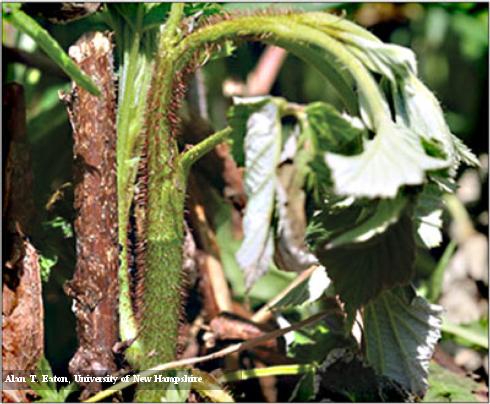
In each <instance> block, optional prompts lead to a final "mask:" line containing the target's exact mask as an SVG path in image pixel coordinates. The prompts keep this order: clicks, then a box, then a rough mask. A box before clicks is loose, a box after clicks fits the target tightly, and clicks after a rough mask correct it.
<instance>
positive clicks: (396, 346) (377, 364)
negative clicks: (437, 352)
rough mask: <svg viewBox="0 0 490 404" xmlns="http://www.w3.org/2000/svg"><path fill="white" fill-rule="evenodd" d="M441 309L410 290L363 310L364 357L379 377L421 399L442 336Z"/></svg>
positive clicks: (388, 295) (380, 299) (392, 293)
mask: <svg viewBox="0 0 490 404" xmlns="http://www.w3.org/2000/svg"><path fill="white" fill-rule="evenodd" d="M441 313H442V307H440V306H436V305H432V304H429V303H428V302H427V301H426V300H425V299H423V298H422V297H420V296H417V295H416V294H415V293H414V291H413V289H412V288H411V287H407V288H397V289H394V290H390V291H387V292H385V293H383V294H381V295H380V296H379V297H378V298H377V299H376V300H374V301H372V302H371V303H370V304H369V305H367V306H366V307H365V308H364V337H365V343H366V356H367V359H368V361H369V363H370V364H371V365H372V366H373V367H374V369H376V371H377V372H378V373H379V374H382V375H384V376H387V377H389V378H390V379H393V380H395V381H396V382H398V383H400V385H402V386H403V387H404V388H406V389H407V390H409V391H411V392H412V393H414V394H416V395H417V396H419V397H422V396H423V395H424V394H425V392H426V390H427V374H428V370H429V361H430V359H431V357H432V354H433V352H434V347H435V345H436V343H437V341H438V339H439V338H440V336H441V333H440V327H441V318H440V316H441Z"/></svg>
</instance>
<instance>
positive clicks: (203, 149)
mask: <svg viewBox="0 0 490 404" xmlns="http://www.w3.org/2000/svg"><path fill="white" fill-rule="evenodd" d="M232 131H233V130H232V129H231V128H230V127H226V128H225V129H222V130H220V131H218V132H216V133H213V134H212V135H211V136H208V137H207V138H206V139H204V140H203V141H201V142H199V143H198V144H196V145H195V146H192V147H191V148H190V149H189V150H187V151H185V152H183V153H182V154H181V156H180V164H181V166H182V168H183V169H184V171H185V172H187V171H188V170H189V169H190V168H191V166H192V165H193V164H194V163H195V162H196V161H197V160H199V159H200V158H201V157H202V156H204V155H205V154H206V153H208V152H210V151H211V150H213V149H214V148H215V147H216V146H217V145H219V144H220V143H222V142H223V141H224V140H226V138H227V137H228V136H229V135H230V134H231V132H232Z"/></svg>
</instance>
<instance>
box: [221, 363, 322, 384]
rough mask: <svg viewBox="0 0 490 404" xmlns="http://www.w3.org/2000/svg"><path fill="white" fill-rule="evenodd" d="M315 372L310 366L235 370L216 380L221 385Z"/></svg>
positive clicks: (280, 366)
mask: <svg viewBox="0 0 490 404" xmlns="http://www.w3.org/2000/svg"><path fill="white" fill-rule="evenodd" d="M315 370H316V366H315V365H310V364H296V365H279V366H270V367H267V368H256V369H247V370H236V371H234V372H228V373H225V374H224V375H222V376H221V377H220V378H219V379H218V381H220V382H221V383H226V382H240V381H244V380H249V379H256V378H258V377H268V376H289V375H301V374H304V373H312V372H315Z"/></svg>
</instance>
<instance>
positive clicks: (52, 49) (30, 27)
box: [6, 10, 100, 96]
mask: <svg viewBox="0 0 490 404" xmlns="http://www.w3.org/2000/svg"><path fill="white" fill-rule="evenodd" d="M6 21H8V22H10V23H11V24H12V25H14V26H15V28H17V29H18V30H19V31H21V32H23V33H25V34H27V35H29V36H30V37H31V38H32V39H33V40H34V41H35V42H36V43H37V44H38V45H39V47H40V48H41V49H42V50H43V51H44V52H46V54H47V55H48V56H49V57H50V58H51V59H52V60H53V61H54V62H55V63H56V64H57V65H58V66H59V67H60V68H61V69H62V70H63V71H64V72H65V73H66V74H67V76H68V77H70V78H71V79H72V80H73V81H74V82H75V83H77V84H78V85H79V86H80V87H82V88H84V89H85V90H87V91H88V92H89V93H90V94H92V95H97V96H98V95H100V90H99V88H98V87H97V85H96V84H95V83H94V81H93V80H92V78H91V77H89V76H87V75H86V74H85V73H84V72H83V71H82V70H81V69H80V68H79V67H78V66H77V65H76V64H75V63H74V62H73V60H71V58H70V57H69V56H68V55H67V54H66V52H65V51H64V50H63V49H62V48H61V46H60V45H59V44H58V42H56V41H55V40H54V38H53V37H52V36H51V35H50V34H49V33H48V31H46V30H45V29H44V28H43V27H41V26H40V25H39V24H38V23H37V21H36V20H34V19H33V18H31V17H30V16H28V15H27V14H26V13H24V12H23V11H21V10H12V12H11V13H10V14H7V16H6Z"/></svg>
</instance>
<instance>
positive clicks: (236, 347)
mask: <svg viewBox="0 0 490 404" xmlns="http://www.w3.org/2000/svg"><path fill="white" fill-rule="evenodd" d="M333 311H336V310H325V311H322V312H321V313H318V314H315V315H314V316H311V317H309V318H307V319H305V320H303V321H299V322H297V323H296V324H293V325H291V326H289V327H285V328H281V329H278V330H274V331H271V332H268V333H266V334H263V335H261V336H260V337H257V338H253V339H250V340H247V341H243V342H239V343H237V344H233V345H230V346H228V347H226V348H223V349H221V350H220V351H217V352H213V353H211V354H209V355H204V356H198V357H194V358H187V359H182V360H178V361H172V362H168V363H164V364H162V365H158V366H155V367H153V368H151V369H148V370H145V371H143V372H141V373H139V376H141V377H144V376H153V375H155V374H157V373H159V372H162V371H164V370H170V369H176V368H182V367H188V366H192V365H195V364H197V363H202V362H206V361H209V360H213V359H218V358H222V357H224V356H226V355H229V354H231V353H234V352H240V351H243V350H245V349H250V348H253V347H254V346H257V345H259V344H261V343H263V342H264V341H268V340H270V339H274V338H279V337H281V336H283V335H284V334H287V333H288V332H291V331H295V330H298V329H300V328H303V327H306V326H308V325H311V324H314V323H317V322H318V321H320V320H321V319H323V318H324V317H326V316H328V315H329V314H331V313H332V312H333ZM133 384H136V382H135V381H134V378H133V379H132V380H131V381H129V382H121V383H117V384H115V385H114V386H112V387H111V388H108V389H106V390H103V391H101V392H99V393H97V394H95V395H94V396H92V397H90V398H89V399H88V400H86V401H84V402H86V403H95V402H98V401H101V400H103V399H105V398H107V397H110V396H112V395H113V394H115V393H116V392H117V391H120V390H122V389H125V388H126V387H129V386H132V385H133Z"/></svg>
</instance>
